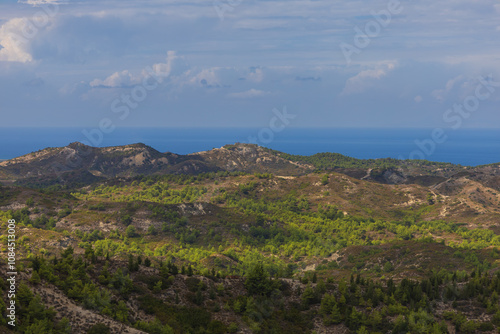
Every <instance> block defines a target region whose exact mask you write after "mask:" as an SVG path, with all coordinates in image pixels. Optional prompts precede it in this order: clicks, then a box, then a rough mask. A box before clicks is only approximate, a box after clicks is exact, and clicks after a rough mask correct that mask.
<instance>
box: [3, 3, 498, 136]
mask: <svg viewBox="0 0 500 334" xmlns="http://www.w3.org/2000/svg"><path fill="white" fill-rule="evenodd" d="M376 13H379V14H380V13H385V14H387V13H389V14H390V17H388V16H387V15H386V16H384V15H382V14H381V16H380V17H379V18H378V20H377V19H376V18H375V16H374V15H375V14H376ZM499 18H500V3H499V2H498V1H493V0H481V1H471V0H442V1H428V0H421V1H413V0H412V1H401V2H397V1H396V0H390V1H378V0H370V1H367V0H366V1H365V0H353V1H332V0H314V1H312V0H309V1H307V0H302V1H294V0H271V1H269V0H267V1H256V0H220V1H219V0H216V1H211V0H203V1H202V0H187V1H169V0H166V1H156V0H99V1H97V0H80V1H72V0H66V1H58V0H47V1H41V0H25V1H14V0H7V1H6V0H2V1H1V2H0V115H1V126H6V127H18V126H36V127H45V126H47V127H48V126H78V127H85V126H93V127H95V126H96V125H97V124H99V122H100V121H101V120H102V119H103V118H109V119H111V120H112V121H113V123H114V124H115V125H116V126H123V127H130V126H157V127H248V126H252V127H254V126H255V127H260V126H267V124H268V123H269V120H270V119H272V117H273V112H272V110H273V109H274V108H278V109H280V110H281V109H282V108H283V107H284V106H286V108H287V110H288V112H289V113H292V114H294V115H296V116H297V117H296V118H294V120H293V122H292V123H291V124H290V126H295V127H451V126H452V125H456V124H457V123H455V122H453V121H452V120H451V119H452V117H453V116H455V119H456V118H457V117H461V118H462V120H461V122H460V127H464V128H465V127H476V128H477V127H498V126H499V124H500V86H499V85H495V84H496V82H500V43H499V41H500V19H499ZM367 29H368V30H367ZM370 29H371V30H370ZM360 31H361V33H364V34H365V36H364V37H363V38H360V37H359V32H360ZM367 41H368V42H367ZM342 50H344V52H343V51H342ZM345 50H350V51H351V54H350V55H349V57H346V54H345V52H346V51H345ZM353 50H355V51H353ZM488 76H490V77H489V78H487V77H488ZM481 77H483V78H486V79H485V80H487V81H488V82H490V85H489V86H488V87H486V86H483V87H482V88H478V86H479V85H481V82H480V80H479V78H481ZM145 85H147V89H146V88H145ZM477 89H482V90H481V91H482V92H489V93H488V97H487V98H484V99H481V100H480V104H479V105H478V106H477V108H475V109H474V110H473V112H471V113H466V114H462V115H459V114H451V113H449V114H447V113H446V112H447V110H448V109H450V108H452V107H453V105H456V104H462V103H464V101H466V100H467V98H468V97H471V96H474V94H476V93H475V92H476V91H477ZM488 89H489V90H488ZM144 92H146V95H144ZM141 94H142V95H141ZM126 96H129V97H130V96H135V97H134V98H133V99H132V100H130V99H129V100H128V101H129V102H128V103H129V104H128V105H127V104H126V102H124V101H125V99H126ZM470 101H471V100H470V99H469V102H470ZM120 108H122V109H120ZM123 108H127V109H128V111H127V112H125V111H124V110H125V109H123ZM446 115H447V116H448V118H447V119H448V120H446ZM463 115H466V116H463Z"/></svg>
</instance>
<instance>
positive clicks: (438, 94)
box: [431, 75, 463, 102]
mask: <svg viewBox="0 0 500 334" xmlns="http://www.w3.org/2000/svg"><path fill="white" fill-rule="evenodd" d="M462 79H463V75H459V76H457V77H455V78H453V79H450V80H448V81H447V82H446V85H445V87H444V89H435V90H433V91H432V93H431V95H432V96H433V97H434V98H435V99H436V100H438V101H439V102H443V101H444V100H445V99H446V97H447V96H448V94H449V93H450V91H451V90H452V89H453V87H454V86H455V84H456V83H457V82H459V81H460V80H462Z"/></svg>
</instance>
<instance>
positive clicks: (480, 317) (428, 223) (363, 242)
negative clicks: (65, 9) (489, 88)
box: [0, 143, 500, 334]
mask: <svg viewBox="0 0 500 334" xmlns="http://www.w3.org/2000/svg"><path fill="white" fill-rule="evenodd" d="M84 154H85V157H88V158H85V159H78V157H80V158H81V157H82V156H83V155H84ZM277 154H278V153H276V152H270V151H269V150H268V149H265V148H261V147H258V146H255V145H244V144H237V145H227V146H225V147H223V148H219V149H214V150H211V151H206V152H199V153H195V154H190V155H185V156H182V155H176V154H173V153H161V152H158V151H156V150H154V149H152V148H150V147H148V146H146V145H142V144H134V145H127V146H121V147H110V148H90V147H87V146H83V145H81V144H78V143H73V144H71V145H69V146H68V147H66V148H53V149H46V150H42V151H39V152H36V153H33V154H31V155H26V156H23V157H20V158H16V159H12V160H9V161H4V162H2V163H1V168H2V170H3V171H4V173H5V174H3V175H14V178H16V180H17V185H12V184H9V185H4V186H0V225H1V226H2V228H3V229H6V222H7V221H8V220H9V219H15V220H16V222H17V246H16V247H17V248H16V252H17V258H18V260H17V270H18V272H19V275H20V276H19V277H18V279H20V281H21V283H20V284H19V286H18V295H19V297H18V305H19V307H20V308H19V313H18V316H19V321H20V322H19V326H18V327H17V328H15V329H13V328H8V327H7V326H6V323H4V322H1V323H0V331H4V332H6V333H16V332H20V333H169V334H170V333H176V334H184V333H193V334H194V333H200V334H201V333H206V334H208V333H221V334H222V333H297V334H299V333H300V334H303V333H311V334H312V333H408V332H410V333H476V332H484V333H495V332H498V330H499V329H500V306H499V303H498V295H499V294H500V270H499V265H500V260H499V258H500V226H499V222H500V193H499V191H498V165H490V166H481V167H476V168H471V167H466V168H464V167H462V166H455V165H446V164H436V165H433V163H425V164H420V162H405V163H406V165H405V166H406V167H405V166H403V165H394V166H393V165H391V166H389V165H383V164H381V162H379V161H375V162H366V164H367V165H363V166H359V165H358V164H362V163H363V162H360V161H354V160H350V159H351V158H346V159H348V160H349V161H350V162H349V164H347V165H346V164H345V163H341V162H339V161H336V162H332V166H330V167H331V168H330V167H328V168H326V167H325V168H323V167H321V166H319V165H316V161H315V160H314V159H312V160H308V161H295V160H296V158H289V157H288V158H285V156H277ZM68 157H70V159H71V158H73V159H76V160H75V163H74V165H73V167H74V168H73V169H68V170H66V171H65V172H64V173H63V174H64V175H65V176H67V177H69V178H70V179H71V182H68V181H67V182H66V183H65V186H64V187H60V186H54V185H58V184H59V183H58V182H59V181H58V180H57V179H54V178H53V177H54V175H51V173H50V172H47V169H48V168H50V166H51V165H53V164H57V163H59V164H62V163H63V162H64V161H67V159H68ZM75 157H76V158H75ZM322 159H323V158H322ZM339 159H341V160H342V159H343V158H339ZM398 163H399V162H398ZM371 164H376V165H371ZM353 171H357V173H358V174H359V175H358V174H356V175H352V174H353ZM390 172H391V173H397V175H402V177H405V178H406V179H404V181H402V179H397V178H395V177H391V176H387V177H388V178H387V179H386V178H384V177H381V178H380V177H378V176H379V175H382V176H383V175H384V174H386V175H388V174H387V173H390ZM7 173H8V174H7ZM380 173H382V174H380ZM349 174H351V176H349ZM431 176H432V177H435V179H433V180H434V181H432V182H430V184H428V182H411V180H412V179H411V177H414V178H418V177H427V178H428V179H429V178H430V177H431ZM51 178H52V179H51ZM40 180H42V182H40ZM49 180H52V181H51V182H48V181H49ZM68 180H69V179H68ZM391 180H392V181H391ZM413 180H415V179H413ZM23 182H24V183H25V184H27V185H30V186H31V187H25V186H20V184H22V183H23ZM0 239H2V248H1V252H2V253H3V254H2V257H1V259H2V260H1V261H0V267H1V268H2V269H1V270H0V275H2V276H5V275H6V271H5V268H6V267H7V266H6V264H5V263H4V259H5V258H6V255H7V252H8V249H7V247H6V242H7V237H6V235H2V236H1V237H0ZM2 261H3V262H2ZM2 282H3V281H2ZM0 289H1V291H2V292H3V295H4V297H5V296H6V291H7V286H6V285H4V284H3V285H0ZM3 300H7V299H6V297H5V298H4V299H3ZM0 304H1V303H0ZM0 306H1V308H2V309H5V307H4V305H0ZM2 319H5V314H4V317H3V318H2Z"/></svg>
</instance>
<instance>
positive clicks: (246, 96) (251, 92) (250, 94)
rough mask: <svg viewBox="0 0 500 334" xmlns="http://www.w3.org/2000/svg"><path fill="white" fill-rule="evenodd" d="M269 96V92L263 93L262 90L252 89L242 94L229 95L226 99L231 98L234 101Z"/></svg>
mask: <svg viewBox="0 0 500 334" xmlns="http://www.w3.org/2000/svg"><path fill="white" fill-rule="evenodd" d="M270 94H271V93H270V92H265V91H262V90H258V89H254V88H252V89H250V90H247V91H244V92H239V93H231V94H229V95H228V97H232V98H235V99H250V98H254V97H262V96H266V95H270Z"/></svg>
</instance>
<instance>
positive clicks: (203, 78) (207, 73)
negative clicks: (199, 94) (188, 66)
mask: <svg viewBox="0 0 500 334" xmlns="http://www.w3.org/2000/svg"><path fill="white" fill-rule="evenodd" d="M217 71H218V68H207V69H203V70H201V71H200V72H199V73H197V74H194V73H195V72H196V71H195V70H190V71H188V72H186V74H187V76H191V78H189V79H188V82H187V83H188V84H190V85H194V86H205V87H217V86H220V80H219V77H218V75H217Z"/></svg>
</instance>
